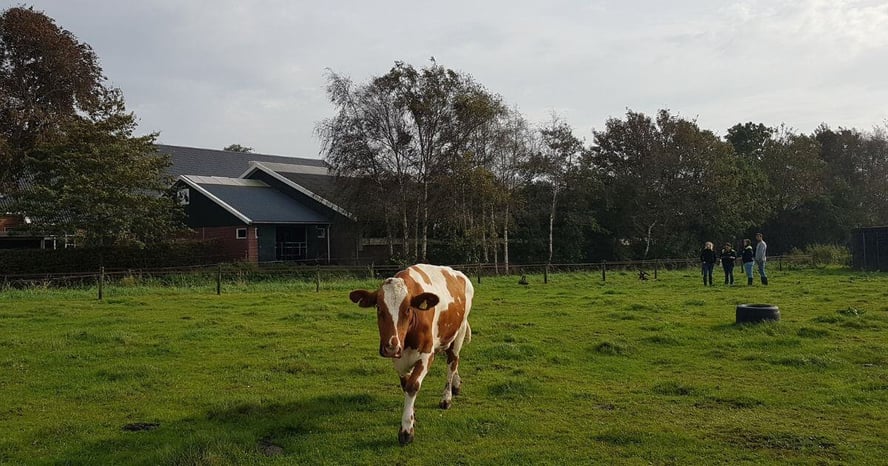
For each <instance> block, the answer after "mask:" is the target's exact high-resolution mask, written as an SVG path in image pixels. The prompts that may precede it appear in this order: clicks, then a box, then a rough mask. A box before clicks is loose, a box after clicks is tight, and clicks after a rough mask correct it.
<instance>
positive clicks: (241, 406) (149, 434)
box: [59, 393, 397, 464]
mask: <svg viewBox="0 0 888 466" xmlns="http://www.w3.org/2000/svg"><path fill="white" fill-rule="evenodd" d="M381 410H385V411H391V406H390V403H385V404H383V403H381V402H380V401H379V400H378V399H376V398H375V397H373V396H372V395H369V394H366V393H352V394H337V395H326V396H320V397H315V398H310V399H306V400H301V401H297V402H293V403H281V404H277V403H268V404H264V403H258V402H232V403H231V404H230V405H228V406H222V407H219V408H215V409H211V410H209V412H207V413H206V414H205V415H203V416H199V417H191V418H184V419H179V420H174V421H163V420H153V419H149V420H147V421H151V422H150V424H157V425H154V426H153V428H151V429H144V430H140V429H132V428H131V426H133V425H137V424H139V423H135V424H127V425H126V426H123V425H121V426H119V427H118V428H117V429H116V433H115V434H114V435H112V436H111V437H109V438H107V439H104V440H102V441H99V442H94V443H86V444H81V445H77V446H76V448H72V449H71V450H69V451H68V452H67V453H66V454H65V457H64V458H59V460H62V461H63V462H64V463H66V464H207V463H223V464H229V463H241V462H250V463H255V462H257V461H261V458H263V457H269V459H271V458H270V457H275V456H282V455H286V456H290V457H293V458H303V459H306V458H323V457H324V456H325V454H329V453H332V451H329V452H324V449H325V448H331V449H332V448H335V449H336V450H337V451H338V450H340V449H343V448H345V449H353V450H355V451H359V450H367V449H370V450H374V451H375V450H379V449H381V448H384V447H395V446H396V445H397V442H396V441H395V436H394V432H395V429H396V424H392V425H391V426H388V425H387V426H386V427H387V428H386V429H385V432H386V433H387V434H389V435H388V436H386V437H385V438H375V437H372V427H373V426H365V425H361V424H360V422H361V419H363V417H364V416H363V415H362V413H369V412H374V411H381ZM375 417H379V416H375ZM386 420H388V421H395V419H394V418H392V419H388V417H386ZM390 423H391V422H390ZM146 424H149V423H146ZM361 427H369V428H370V432H368V431H367V430H366V429H365V430H363V431H362V430H361ZM331 431H333V432H336V431H338V432H340V434H341V435H339V436H338V437H339V438H340V440H341V441H342V443H338V444H337V445H324V444H321V443H319V442H317V441H316V440H318V439H320V438H329V434H330V432H331ZM368 434H369V435H368ZM306 452H311V453H309V454H308V456H306ZM291 455H295V456H291ZM334 456H335V455H334ZM309 461H311V460H309Z"/></svg>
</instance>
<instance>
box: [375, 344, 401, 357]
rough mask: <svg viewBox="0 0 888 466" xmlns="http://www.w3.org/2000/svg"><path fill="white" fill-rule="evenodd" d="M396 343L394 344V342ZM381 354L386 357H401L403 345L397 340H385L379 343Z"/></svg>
mask: <svg viewBox="0 0 888 466" xmlns="http://www.w3.org/2000/svg"><path fill="white" fill-rule="evenodd" d="M392 343H394V344H392ZM379 355H380V356H382V357H384V358H396V359H397V358H400V357H401V345H400V344H399V343H398V342H397V341H389V342H388V343H386V342H383V343H380V344H379Z"/></svg>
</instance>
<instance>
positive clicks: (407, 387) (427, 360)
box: [398, 354, 435, 445]
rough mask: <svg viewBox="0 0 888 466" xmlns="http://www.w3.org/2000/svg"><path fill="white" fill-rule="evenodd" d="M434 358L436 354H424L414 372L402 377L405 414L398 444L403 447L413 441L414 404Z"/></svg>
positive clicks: (402, 418) (402, 416) (414, 366)
mask: <svg viewBox="0 0 888 466" xmlns="http://www.w3.org/2000/svg"><path fill="white" fill-rule="evenodd" d="M434 357H435V355H434V354H423V355H422V357H421V359H420V360H419V361H417V362H416V364H414V365H413V368H412V370H411V371H410V372H409V373H408V374H406V375H402V376H401V388H402V389H404V412H403V414H402V415H401V429H400V430H399V431H398V442H400V443H401V445H407V444H408V443H410V442H412V441H413V437H414V421H415V420H416V416H415V411H414V403H415V402H416V395H417V393H419V388H420V387H421V386H422V379H424V378H425V376H426V374H428V372H429V366H430V365H431V364H432V361H433V360H434Z"/></svg>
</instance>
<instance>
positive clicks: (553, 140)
mask: <svg viewBox="0 0 888 466" xmlns="http://www.w3.org/2000/svg"><path fill="white" fill-rule="evenodd" d="M540 138H541V149H542V150H541V151H540V152H539V153H537V154H535V156H534V157H532V160H531V162H530V163H531V165H532V173H533V175H534V178H535V179H536V181H537V182H539V183H542V184H545V185H547V186H548V188H549V190H550V193H551V197H550V199H549V211H548V216H549V242H548V248H549V249H548V255H547V256H546V262H552V254H553V251H554V244H555V236H554V235H555V212H556V209H557V206H558V196H559V194H560V193H561V192H562V191H563V190H564V189H565V188H566V187H567V185H568V180H569V179H570V177H571V176H573V175H574V174H575V171H576V168H577V164H578V163H579V160H580V156H581V154H582V152H583V142H582V141H580V140H579V139H578V138H577V137H576V136H574V134H573V128H571V127H570V125H568V124H567V122H565V121H564V120H562V119H561V118H559V117H558V116H557V115H552V119H551V121H550V122H549V123H548V125H546V126H545V127H543V128H542V129H541V130H540Z"/></svg>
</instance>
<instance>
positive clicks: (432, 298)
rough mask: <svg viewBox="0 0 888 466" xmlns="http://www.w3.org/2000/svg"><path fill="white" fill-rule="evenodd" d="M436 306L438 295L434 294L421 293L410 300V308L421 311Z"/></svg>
mask: <svg viewBox="0 0 888 466" xmlns="http://www.w3.org/2000/svg"><path fill="white" fill-rule="evenodd" d="M437 305H438V295H436V294H434V293H421V294H418V295H416V296H414V297H413V299H411V300H410V307H415V308H416V309H419V310H421V311H427V310H429V309H431V308H433V307H435V306H437Z"/></svg>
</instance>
